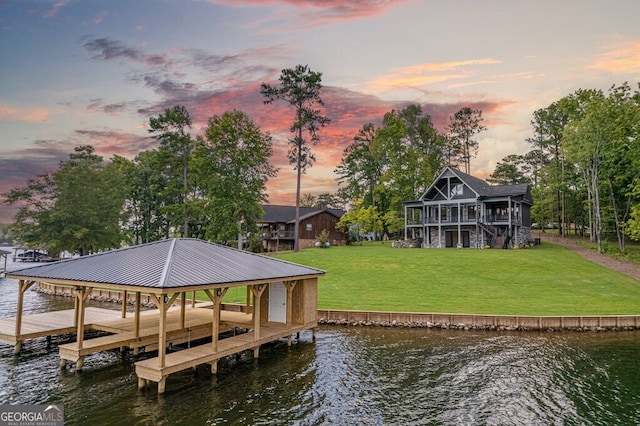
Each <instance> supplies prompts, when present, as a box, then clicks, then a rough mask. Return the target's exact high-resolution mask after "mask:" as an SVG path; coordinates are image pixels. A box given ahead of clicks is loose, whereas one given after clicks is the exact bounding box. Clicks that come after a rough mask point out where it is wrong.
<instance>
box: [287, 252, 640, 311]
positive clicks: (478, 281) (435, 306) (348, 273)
mask: <svg viewBox="0 0 640 426" xmlns="http://www.w3.org/2000/svg"><path fill="white" fill-rule="evenodd" d="M277 257H278V258H280V259H284V260H288V261H292V262H296V263H301V264H304V265H308V266H312V267H315V268H320V269H324V270H326V271H327V275H326V276H324V277H322V278H320V281H319V287H318V297H319V302H318V304H319V307H320V308H321V309H362V310H379V311H401V312H452V313H469V314H473V313H477V314H505V315H606V314H617V315H621V314H635V313H637V310H638V306H639V305H640V284H639V283H638V281H636V280H634V279H632V278H629V277H627V276H625V275H621V274H619V273H617V272H614V271H611V270H609V269H606V268H604V267H602V266H599V265H597V264H595V263H592V262H589V261H587V260H585V259H583V258H581V257H580V256H578V255H577V254H575V253H573V252H571V251H569V250H567V249H565V248H563V247H560V246H556V245H553V244H549V243H547V242H544V241H543V243H542V245H540V246H536V248H535V249H531V250H449V249H437V250H436V249H430V250H408V249H392V248H390V246H389V245H388V244H384V245H382V244H380V243H376V244H369V245H367V244H365V245H363V246H346V247H345V246H338V247H334V248H332V249H331V250H325V251H318V250H304V251H301V252H299V253H280V254H278V255H277ZM372 271H373V273H372Z"/></svg>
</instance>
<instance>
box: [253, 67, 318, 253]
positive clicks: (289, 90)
mask: <svg viewBox="0 0 640 426" xmlns="http://www.w3.org/2000/svg"><path fill="white" fill-rule="evenodd" d="M279 82H280V84H279V85H278V86H272V85H270V84H267V83H262V85H261V86H260V93H261V94H262V95H263V96H264V97H265V101H264V103H265V104H271V103H273V102H275V101H278V100H281V101H285V103H287V104H288V105H289V106H290V107H292V108H293V109H294V114H295V119H294V120H293V123H292V124H291V127H290V128H289V130H290V131H291V133H292V134H293V137H292V138H291V139H290V140H289V142H290V149H289V152H288V157H289V162H290V163H291V164H294V165H295V166H294V169H295V170H296V171H297V178H296V206H297V207H299V206H300V181H301V174H302V173H305V172H306V170H307V168H309V167H311V166H312V165H313V163H314V161H315V156H314V155H313V153H312V152H311V147H310V144H311V145H315V144H316V143H317V142H318V140H319V135H318V131H319V130H320V129H321V128H322V127H324V126H326V125H327V124H329V122H330V120H329V118H328V117H326V116H324V115H323V114H322V111H321V109H320V108H321V107H323V106H324V102H323V101H322V98H321V97H320V90H321V89H322V83H321V82H322V73H319V72H314V71H311V69H310V68H309V67H308V66H306V65H297V66H296V67H295V68H287V69H283V70H282V72H281V73H280V78H279ZM304 134H306V135H307V136H308V137H309V141H308V142H307V140H306V139H305V138H304V136H303V135H304ZM299 225H300V217H299V210H298V209H297V208H296V218H295V231H294V233H295V242H294V247H293V250H294V251H298V249H299V245H298V235H299V232H298V227H299Z"/></svg>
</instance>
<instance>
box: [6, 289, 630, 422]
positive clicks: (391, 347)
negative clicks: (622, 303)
mask: <svg viewBox="0 0 640 426" xmlns="http://www.w3.org/2000/svg"><path fill="white" fill-rule="evenodd" d="M16 287H17V283H16V282H15V281H13V280H7V279H2V280H1V281H0V316H3V317H5V316H13V315H14V314H15V309H16V306H15V305H16V301H17V296H16ZM72 306H73V303H72V300H71V299H63V298H56V297H49V296H43V295H39V294H37V293H35V292H32V291H28V292H27V294H26V301H25V311H26V312H43V311H48V310H53V309H62V308H70V307H72ZM103 306H104V305H103ZM114 308H115V309H117V308H118V307H117V306H114ZM316 337H317V339H316V342H315V343H314V342H312V341H311V334H310V333H303V334H302V335H301V338H300V341H297V342H296V341H295V340H294V344H293V346H292V347H291V348H288V347H287V346H286V344H285V343H284V342H282V343H278V344H276V345H274V346H271V347H267V348H264V349H263V350H261V352H260V359H259V360H257V361H254V360H253V358H252V354H251V353H246V354H243V355H242V356H241V358H240V359H238V360H237V359H235V358H228V359H225V360H224V361H223V362H221V363H220V366H219V367H220V368H219V373H218V375H217V376H211V375H209V374H208V369H207V368H206V367H205V366H201V367H199V368H198V369H197V371H196V372H195V373H194V372H193V371H186V372H182V373H178V374H175V375H171V376H169V379H168V381H167V391H166V393H165V394H164V395H161V396H158V395H157V393H156V392H155V389H154V388H152V389H151V390H144V391H140V390H138V389H137V379H136V376H135V373H134V367H133V363H134V362H135V358H134V357H133V356H131V355H126V356H124V357H123V356H121V355H120V353H119V352H108V353H104V354H98V355H92V356H90V357H88V358H87V361H86V363H85V369H84V370H83V371H82V372H80V373H75V372H73V371H68V370H61V369H60V368H59V367H58V355H57V346H58V345H59V344H62V343H66V342H68V341H70V339H71V338H70V336H62V337H55V338H53V339H52V341H51V342H50V343H48V342H47V340H46V339H36V340H33V341H29V342H26V343H25V344H24V346H23V351H22V352H21V353H20V354H19V355H17V356H15V355H13V348H12V347H9V346H6V345H0V403H11V404H26V403H38V404H44V403H56V404H63V405H64V408H65V417H66V420H67V424H91V425H101V424H105V425H106V424H108V425H117V424H122V425H132V424H149V425H156V424H157V425H173V424H187V425H213V424H303V425H307V424H309V425H316V424H353V425H355V424H455V425H457V424H517V425H521V424H544V425H547V424H602V425H610V424H640V333H639V332H620V333H601V334H596V333H546V332H543V333H537V332H530V333H506V332H502V333H497V332H477V331H467V332H462V331H447V330H422V329H420V330H418V329H388V328H356V327H320V328H319V329H318V332H317V334H316Z"/></svg>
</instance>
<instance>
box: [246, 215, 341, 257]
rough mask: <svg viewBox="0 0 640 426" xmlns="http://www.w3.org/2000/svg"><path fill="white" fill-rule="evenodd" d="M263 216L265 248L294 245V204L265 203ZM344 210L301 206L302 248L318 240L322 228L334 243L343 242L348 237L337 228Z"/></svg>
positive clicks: (299, 242)
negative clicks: (276, 204) (277, 204)
mask: <svg viewBox="0 0 640 426" xmlns="http://www.w3.org/2000/svg"><path fill="white" fill-rule="evenodd" d="M262 209H263V210H264V216H263V218H262V220H261V221H259V222H258V226H259V227H260V236H261V238H262V247H263V249H264V250H265V251H279V250H291V249H292V248H293V243H294V236H295V231H294V228H295V223H296V208H295V206H275V205H263V206H262ZM344 213H345V212H344V210H340V209H330V208H326V207H300V227H299V229H298V244H299V245H300V248H306V247H311V246H313V245H315V243H316V242H317V241H318V235H320V233H321V232H322V231H323V230H325V229H326V230H327V232H328V233H329V242H330V243H331V244H332V245H344V244H345V243H346V237H345V235H344V233H343V232H341V231H338V230H337V229H336V224H337V223H338V221H339V220H340V218H341V217H342V215H343V214H344Z"/></svg>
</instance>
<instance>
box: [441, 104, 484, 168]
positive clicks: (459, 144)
mask: <svg viewBox="0 0 640 426" xmlns="http://www.w3.org/2000/svg"><path fill="white" fill-rule="evenodd" d="M482 121H483V118H482V111H481V110H478V109H471V108H469V107H464V108H461V109H460V110H459V111H458V112H456V113H455V114H454V115H453V116H451V117H449V129H448V130H449V135H448V138H449V140H450V141H451V142H452V143H453V146H454V147H456V148H455V149H452V153H454V154H456V153H457V154H458V160H459V161H460V162H461V163H462V164H464V171H465V173H467V174H470V173H471V158H472V157H475V156H476V154H477V152H478V147H479V143H478V141H476V140H474V139H473V137H474V136H475V135H477V134H478V133H480V132H482V131H483V130H486V129H487V128H486V127H485V126H483V125H482Z"/></svg>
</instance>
